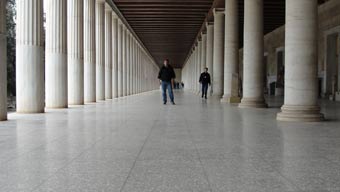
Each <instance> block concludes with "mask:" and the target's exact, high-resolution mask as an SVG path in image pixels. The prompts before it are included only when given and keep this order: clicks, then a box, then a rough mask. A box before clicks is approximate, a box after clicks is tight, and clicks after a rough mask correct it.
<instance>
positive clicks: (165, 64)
mask: <svg viewBox="0 0 340 192" xmlns="http://www.w3.org/2000/svg"><path fill="white" fill-rule="evenodd" d="M168 65H169V59H165V60H164V66H165V67H167V66H168Z"/></svg>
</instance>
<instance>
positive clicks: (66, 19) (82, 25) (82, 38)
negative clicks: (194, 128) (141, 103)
mask: <svg viewBox="0 0 340 192" xmlns="http://www.w3.org/2000/svg"><path fill="white" fill-rule="evenodd" d="M44 3H46V6H45V7H46V10H45V11H46V44H45V38H44V31H43V24H44V23H43V11H44V10H43V0H17V42H16V50H17V55H16V60H17V63H16V82H17V112H19V113H41V112H44V110H45V107H46V108H67V107H68V106H69V105H83V104H86V103H93V102H99V101H104V100H110V99H114V98H119V97H124V96H129V95H133V94H138V93H141V92H146V91H150V90H154V89H157V88H158V81H157V80H155V79H150V76H151V77H155V76H156V75H157V73H158V67H157V65H156V64H155V62H154V61H153V59H152V58H151V57H150V56H149V55H148V54H147V52H146V50H145V49H144V48H143V47H142V45H141V44H140V43H139V42H138V41H137V39H136V38H135V37H134V35H133V34H132V32H130V31H129V29H128V28H127V27H126V26H125V25H124V24H123V22H122V21H121V20H120V19H119V18H118V17H117V16H116V14H115V13H114V11H113V10H112V9H111V7H109V6H108V5H107V4H106V3H105V1H104V0H45V1H44ZM5 4H6V1H1V2H0V5H1V6H0V59H1V60H0V73H1V74H0V120H5V119H7V111H6V109H7V93H6V90H7V88H6V86H7V83H6V36H5V28H6V26H5V17H6V15H5ZM44 48H45V49H44ZM44 56H45V57H44Z"/></svg>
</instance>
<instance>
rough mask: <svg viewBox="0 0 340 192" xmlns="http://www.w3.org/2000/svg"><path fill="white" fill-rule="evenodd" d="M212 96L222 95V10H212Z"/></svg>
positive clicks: (218, 96)
mask: <svg viewBox="0 0 340 192" xmlns="http://www.w3.org/2000/svg"><path fill="white" fill-rule="evenodd" d="M214 19H215V23H214V24H215V25H214V53H213V87H214V88H213V90H214V92H213V95H214V96H215V97H216V98H218V99H220V98H221V97H222V95H223V80H224V78H223V68H224V9H214Z"/></svg>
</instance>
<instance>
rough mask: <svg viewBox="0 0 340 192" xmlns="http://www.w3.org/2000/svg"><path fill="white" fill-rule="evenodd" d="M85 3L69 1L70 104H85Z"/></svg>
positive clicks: (77, 0) (68, 65) (68, 61)
mask: <svg viewBox="0 0 340 192" xmlns="http://www.w3.org/2000/svg"><path fill="white" fill-rule="evenodd" d="M83 6H84V3H83V0H67V50H68V56H67V73H68V74H67V78H68V104H69V105H83V104H84V28H83V24H84V8H83Z"/></svg>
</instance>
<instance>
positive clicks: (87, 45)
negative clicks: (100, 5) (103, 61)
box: [84, 0, 96, 103]
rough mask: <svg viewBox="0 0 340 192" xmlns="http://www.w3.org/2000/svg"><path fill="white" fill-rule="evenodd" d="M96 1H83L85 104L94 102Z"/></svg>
mask: <svg viewBox="0 0 340 192" xmlns="http://www.w3.org/2000/svg"><path fill="white" fill-rule="evenodd" d="M95 7H96V0H84V84H85V85H84V92H85V103H93V102H96V22H95V20H96V14H95V13H96V11H95Z"/></svg>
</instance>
